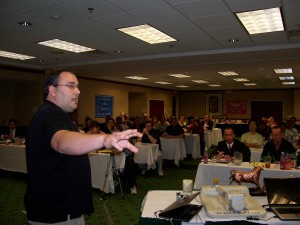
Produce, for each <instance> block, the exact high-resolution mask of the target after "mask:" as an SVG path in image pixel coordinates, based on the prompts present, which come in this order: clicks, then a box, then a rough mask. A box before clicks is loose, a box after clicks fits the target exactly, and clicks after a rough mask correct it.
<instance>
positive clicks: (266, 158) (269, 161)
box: [265, 156, 271, 168]
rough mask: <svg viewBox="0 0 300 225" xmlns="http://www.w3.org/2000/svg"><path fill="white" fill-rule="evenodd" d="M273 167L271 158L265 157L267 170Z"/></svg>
mask: <svg viewBox="0 0 300 225" xmlns="http://www.w3.org/2000/svg"><path fill="white" fill-rule="evenodd" d="M270 167H271V156H265V168H270Z"/></svg>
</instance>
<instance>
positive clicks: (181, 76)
mask: <svg viewBox="0 0 300 225" xmlns="http://www.w3.org/2000/svg"><path fill="white" fill-rule="evenodd" d="M169 76H171V77H176V78H187V77H191V76H188V75H184V74H180V73H178V74H169Z"/></svg>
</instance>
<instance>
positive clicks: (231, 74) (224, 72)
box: [218, 71, 239, 77]
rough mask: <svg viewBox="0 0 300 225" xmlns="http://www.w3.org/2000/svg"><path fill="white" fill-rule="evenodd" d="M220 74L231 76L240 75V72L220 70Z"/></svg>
mask: <svg viewBox="0 0 300 225" xmlns="http://www.w3.org/2000/svg"><path fill="white" fill-rule="evenodd" d="M218 73H219V74H221V75H223V76H225V77H230V76H238V75H239V74H238V73H236V72H234V71H223V72H218Z"/></svg>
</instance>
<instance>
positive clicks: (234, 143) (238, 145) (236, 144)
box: [212, 127, 251, 162]
mask: <svg viewBox="0 0 300 225" xmlns="http://www.w3.org/2000/svg"><path fill="white" fill-rule="evenodd" d="M235 151H237V152H240V153H242V154H243V162H249V161H250V158H251V151H250V149H249V148H248V146H246V145H245V144H244V143H243V142H240V141H239V140H237V139H235V133H234V131H233V129H232V128H230V127H228V128H225V130H224V141H220V142H219V143H218V145H217V147H216V148H215V150H214V152H213V153H212V156H213V157H214V156H216V159H217V160H220V159H225V160H226V161H228V162H230V161H233V158H232V157H233V156H234V152H235Z"/></svg>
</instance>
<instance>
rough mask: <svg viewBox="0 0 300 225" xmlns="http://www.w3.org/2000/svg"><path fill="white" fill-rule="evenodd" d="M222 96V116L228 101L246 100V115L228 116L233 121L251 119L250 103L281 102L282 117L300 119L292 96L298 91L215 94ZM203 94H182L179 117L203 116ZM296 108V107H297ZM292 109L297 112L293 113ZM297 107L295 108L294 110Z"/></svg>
mask: <svg viewBox="0 0 300 225" xmlns="http://www.w3.org/2000/svg"><path fill="white" fill-rule="evenodd" d="M215 93H218V94H220V93H221V94H223V114H227V112H226V110H227V109H226V104H227V101H229V100H247V113H246V114H228V117H229V118H233V119H247V118H250V117H251V115H250V114H251V109H250V105H251V101H262V100H264V101H274V100H276V101H283V106H284V111H283V116H284V117H286V116H288V115H292V114H295V116H296V117H297V115H298V118H300V106H299V104H300V100H299V99H297V98H295V101H298V102H294V95H295V96H296V95H297V94H300V90H255V91H224V92H215ZM205 94H206V92H204V91H202V92H201V91H199V92H182V93H180V95H179V96H180V97H179V105H180V110H179V114H180V115H185V116H190V115H193V116H198V117H201V118H202V117H203V116H204V115H205ZM297 106H298V107H297ZM294 107H295V109H297V111H295V112H294ZM296 107H297V108H296Z"/></svg>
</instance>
